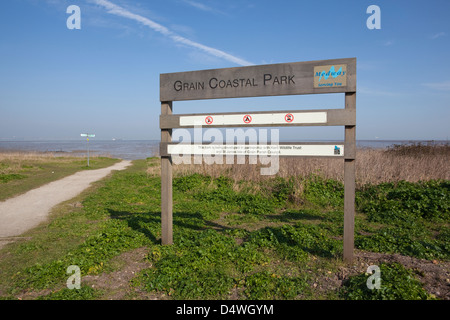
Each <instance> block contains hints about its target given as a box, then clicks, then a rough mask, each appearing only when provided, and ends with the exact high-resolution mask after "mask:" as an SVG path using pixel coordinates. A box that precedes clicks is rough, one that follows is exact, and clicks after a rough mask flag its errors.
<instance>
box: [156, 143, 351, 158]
mask: <svg viewBox="0 0 450 320" xmlns="http://www.w3.org/2000/svg"><path fill="white" fill-rule="evenodd" d="M166 150H167V151H166V152H164V151H163V152H162V153H161V155H166V156H167V155H175V154H176V155H182V154H183V155H185V154H201V155H237V156H239V155H268V156H274V155H277V156H281V157H283V156H304V157H342V156H344V145H342V144H273V145H272V144H240V145H239V144H237V145H235V144H168V145H167V149H166Z"/></svg>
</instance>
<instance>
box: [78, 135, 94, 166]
mask: <svg viewBox="0 0 450 320" xmlns="http://www.w3.org/2000/svg"><path fill="white" fill-rule="evenodd" d="M80 135H81V136H82V137H86V145H87V166H88V167H89V138H93V137H95V134H89V133H82V134H80Z"/></svg>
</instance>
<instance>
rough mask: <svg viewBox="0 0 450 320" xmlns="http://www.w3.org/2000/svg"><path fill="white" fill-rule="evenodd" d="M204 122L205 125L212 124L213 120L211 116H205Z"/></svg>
mask: <svg viewBox="0 0 450 320" xmlns="http://www.w3.org/2000/svg"><path fill="white" fill-rule="evenodd" d="M205 122H206V124H212V123H213V118H212V117H211V116H207V117H206V118H205Z"/></svg>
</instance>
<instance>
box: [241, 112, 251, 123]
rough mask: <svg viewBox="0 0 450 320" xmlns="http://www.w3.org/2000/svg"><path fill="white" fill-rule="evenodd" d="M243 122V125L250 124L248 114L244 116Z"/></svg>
mask: <svg viewBox="0 0 450 320" xmlns="http://www.w3.org/2000/svg"><path fill="white" fill-rule="evenodd" d="M243 120H244V122H245V123H250V122H252V116H251V115H249V114H246V115H245V116H244V119H243Z"/></svg>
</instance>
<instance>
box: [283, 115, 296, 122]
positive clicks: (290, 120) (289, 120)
mask: <svg viewBox="0 0 450 320" xmlns="http://www.w3.org/2000/svg"><path fill="white" fill-rule="evenodd" d="M284 120H286V122H292V121H294V116H293V115H292V113H288V114H287V115H285V116H284Z"/></svg>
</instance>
